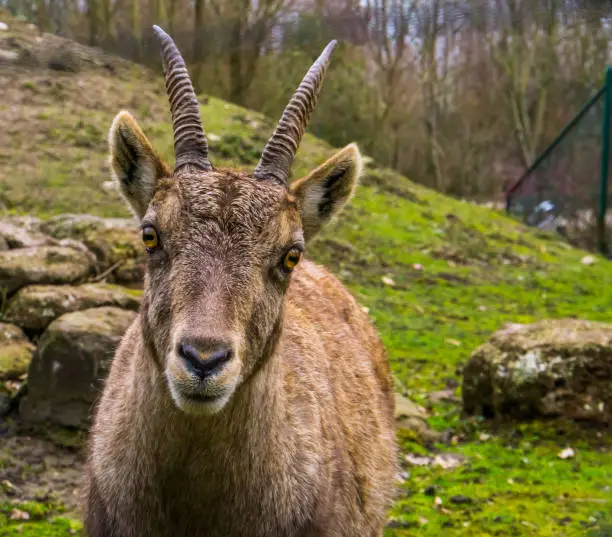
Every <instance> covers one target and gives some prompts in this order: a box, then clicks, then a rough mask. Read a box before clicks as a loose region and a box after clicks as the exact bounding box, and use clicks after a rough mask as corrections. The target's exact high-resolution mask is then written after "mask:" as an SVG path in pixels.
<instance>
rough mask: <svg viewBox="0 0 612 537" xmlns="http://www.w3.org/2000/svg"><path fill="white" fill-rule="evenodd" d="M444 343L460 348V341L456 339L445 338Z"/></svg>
mask: <svg viewBox="0 0 612 537" xmlns="http://www.w3.org/2000/svg"><path fill="white" fill-rule="evenodd" d="M446 342H447V343H450V344H451V345H455V347H461V341H459V340H457V339H451V338H446Z"/></svg>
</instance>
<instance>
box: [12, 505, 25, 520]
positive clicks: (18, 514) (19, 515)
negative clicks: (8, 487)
mask: <svg viewBox="0 0 612 537" xmlns="http://www.w3.org/2000/svg"><path fill="white" fill-rule="evenodd" d="M10 518H11V520H30V514H29V513H26V512H25V511H22V510H21V509H17V508H16V507H15V508H14V509H13V510H12V511H11V514H10Z"/></svg>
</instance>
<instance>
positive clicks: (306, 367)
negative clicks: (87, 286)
mask: <svg viewBox="0 0 612 537" xmlns="http://www.w3.org/2000/svg"><path fill="white" fill-rule="evenodd" d="M110 146H111V164H112V169H113V170H114V174H115V177H116V178H117V180H118V182H119V186H120V189H121V191H122V193H123V195H124V196H125V197H126V199H127V200H128V202H129V203H130V205H131V206H132V208H133V210H134V212H135V213H136V214H137V215H138V216H139V217H140V218H141V219H142V220H143V222H147V223H150V224H152V225H154V226H155V227H156V229H157V231H158V235H159V238H160V249H159V250H158V251H155V252H152V253H151V254H150V257H149V266H148V269H147V274H146V278H145V293H144V299H143V303H142V307H141V310H140V313H139V316H138V317H137V319H136V320H135V321H134V323H133V325H132V326H131V327H130V328H129V330H128V331H127V333H126V334H125V336H124V338H123V340H122V342H121V345H120V347H119V348H118V350H117V352H116V356H115V358H114V361H113V364H112V367H111V371H110V374H109V377H108V380H107V383H106V386H105V389H104V392H103V394H102V397H101V400H100V403H99V405H98V407H97V410H96V415H95V420H94V423H93V426H92V429H91V435H90V443H89V453H88V464H87V472H86V486H85V501H84V507H85V512H86V514H85V527H86V530H87V532H88V535H89V537H145V536H146V537H239V536H240V537H243V536H244V537H246V536H249V537H349V536H350V537H356V536H359V537H380V536H381V535H382V530H383V527H384V525H385V520H386V512H387V509H388V507H389V506H390V502H391V500H392V497H393V490H394V481H395V475H396V471H397V466H396V444H395V429H394V408H393V407H394V399H393V389H392V381H391V373H390V369H389V365H388V362H387V358H386V354H385V351H384V348H383V346H382V344H381V342H380V339H379V337H378V335H377V333H376V331H375V329H374V328H373V326H372V324H371V323H370V321H369V320H368V318H367V315H366V314H365V313H364V312H363V311H362V310H361V308H360V307H359V305H358V304H357V303H356V301H355V300H354V299H353V297H352V296H351V295H350V294H349V293H348V292H347V290H346V289H345V288H344V287H343V286H342V284H341V283H340V282H339V281H338V280H337V279H336V278H335V277H334V276H333V275H331V274H330V273H329V272H328V271H327V270H326V269H324V268H323V267H320V266H318V265H316V264H314V263H312V262H310V261H308V260H306V259H302V260H301V261H300V262H299V263H298V265H297V266H296V268H295V269H294V270H293V272H292V273H291V274H284V273H282V272H281V271H280V270H279V263H280V262H281V260H282V257H283V254H284V252H285V251H287V249H289V248H290V247H291V246H292V245H295V244H298V245H300V244H302V245H307V244H308V243H309V242H310V240H312V238H313V237H314V236H315V235H316V233H317V232H318V231H319V230H320V228H321V227H322V226H323V225H324V224H325V223H326V222H327V221H328V220H329V219H330V218H331V217H333V216H334V215H335V214H337V213H338V212H339V211H340V209H341V208H342V206H343V205H344V204H345V203H346V202H347V201H348V199H349V198H350V196H351V195H352V193H353V191H354V187H355V184H356V182H357V178H358V175H359V173H360V171H361V157H360V155H359V151H358V149H357V147H356V146H355V145H350V146H347V147H346V148H344V149H343V150H341V151H340V152H338V153H337V154H336V155H334V156H333V157H332V158H331V159H329V160H328V161H327V162H325V163H324V164H323V165H322V166H320V167H319V168H317V169H316V170H315V171H313V172H312V173H311V174H310V175H308V176H307V177H305V178H303V179H300V180H298V181H296V182H294V183H293V185H292V186H290V187H289V188H288V189H287V188H285V187H283V186H281V185H278V184H277V183H275V182H272V181H269V182H268V181H257V180H255V179H253V178H252V177H251V176H248V175H245V174H240V173H237V172H234V171H232V170H213V171H210V172H200V171H197V172H196V171H195V170H192V171H189V170H187V171H183V172H182V173H180V174H174V175H173V174H171V173H169V172H168V167H167V166H166V165H165V164H163V163H162V162H161V161H160V160H159V158H158V157H157V155H156V154H155V152H154V151H153V149H152V148H151V147H150V144H149V143H148V142H147V141H146V138H145V137H144V134H142V131H140V129H139V128H138V126H137V124H136V122H135V121H134V120H133V118H132V117H131V116H129V114H127V113H125V112H123V113H122V114H120V115H119V116H118V117H117V118H116V120H115V122H114V123H113V127H112V128H111V134H110ZM194 337H198V338H200V339H201V340H203V341H223V342H226V343H228V344H229V345H231V347H232V349H234V357H233V358H232V360H231V361H230V362H229V363H228V364H227V365H226V366H225V367H224V369H223V370H222V371H221V372H220V373H219V375H218V376H216V377H215V378H213V379H211V380H208V381H206V382H205V383H204V385H200V384H198V383H197V382H196V381H195V379H194V378H193V375H191V374H190V373H189V371H187V370H186V369H185V367H184V364H183V362H181V360H180V359H179V358H178V355H177V352H176V350H175V349H176V344H177V341H181V338H194ZM198 390H200V391H202V393H205V394H207V395H210V394H213V395H215V396H218V399H217V400H215V402H214V403H195V402H192V401H191V400H188V399H187V396H188V395H191V394H195V393H199V392H198Z"/></svg>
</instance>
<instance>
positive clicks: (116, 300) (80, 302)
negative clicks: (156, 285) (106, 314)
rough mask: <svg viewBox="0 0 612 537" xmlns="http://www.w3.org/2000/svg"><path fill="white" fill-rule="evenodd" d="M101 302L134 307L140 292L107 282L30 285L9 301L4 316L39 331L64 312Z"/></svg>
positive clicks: (103, 304)
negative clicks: (73, 284) (72, 284)
mask: <svg viewBox="0 0 612 537" xmlns="http://www.w3.org/2000/svg"><path fill="white" fill-rule="evenodd" d="M100 306H115V307H118V308H123V309H128V310H132V311H137V310H138V308H139V306H140V293H139V292H138V291H133V290H129V289H125V288H123V287H119V286H117V285H110V284H101V283H98V284H83V285H78V286H70V285H29V286H27V287H24V288H22V289H20V290H19V291H18V292H17V293H15V295H14V296H13V297H12V298H11V299H10V300H9V301H8V304H7V306H6V311H5V313H4V319H5V320H6V321H8V322H10V323H13V324H16V325H18V326H20V327H21V328H23V329H24V330H27V331H28V332H30V333H40V332H42V331H43V330H45V328H47V326H48V325H49V324H50V323H51V322H52V321H54V320H55V319H57V318H58V317H60V316H62V315H64V314H65V313H70V312H73V311H80V310H84V309H89V308H95V307H100Z"/></svg>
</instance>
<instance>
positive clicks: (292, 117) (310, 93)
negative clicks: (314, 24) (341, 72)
mask: <svg viewBox="0 0 612 537" xmlns="http://www.w3.org/2000/svg"><path fill="white" fill-rule="evenodd" d="M337 43H338V42H337V41H336V40H335V39H334V40H333V41H331V42H330V43H329V45H327V47H325V50H324V51H323V52H322V53H321V55H320V56H319V57H318V58H317V60H316V61H315V62H314V63H313V64H312V66H311V67H310V69H309V70H308V72H307V73H306V75H305V76H304V78H303V79H302V82H301V83H300V85H299V87H298V89H297V90H296V92H295V93H294V94H293V97H291V100H290V101H289V104H288V105H287V106H286V108H285V110H284V112H283V115H282V116H281V118H280V121H279V122H278V125H277V126H276V130H275V131H274V134H273V135H272V137H271V138H270V140H268V143H267V144H266V146H265V147H264V150H263V153H262V155H261V159H260V160H259V162H258V163H257V167H256V168H255V171H254V173H253V177H255V178H256V179H268V178H271V179H275V180H277V181H279V182H280V183H282V184H287V180H288V178H289V171H290V169H291V164H292V163H293V159H294V158H295V154H296V153H297V150H298V146H299V145H300V141H301V139H302V136H303V135H304V130H305V129H306V125H307V124H308V120H309V119H310V116H311V114H312V111H313V109H314V107H315V104H316V102H317V97H318V95H319V90H320V89H321V82H323V77H324V76H325V72H326V71H327V67H328V65H329V62H330V58H331V54H332V52H333V51H334V49H335V48H336V45H337Z"/></svg>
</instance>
